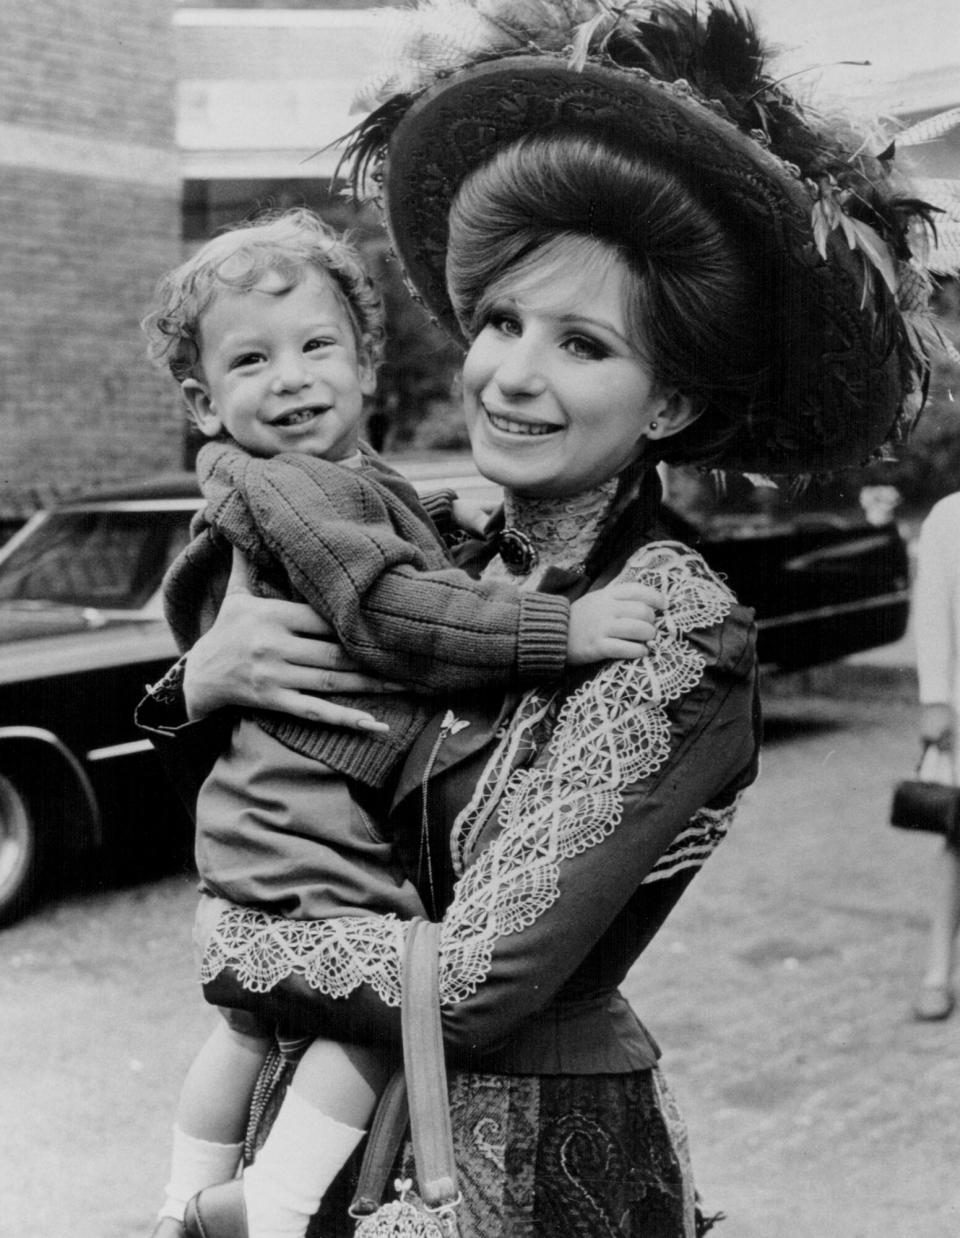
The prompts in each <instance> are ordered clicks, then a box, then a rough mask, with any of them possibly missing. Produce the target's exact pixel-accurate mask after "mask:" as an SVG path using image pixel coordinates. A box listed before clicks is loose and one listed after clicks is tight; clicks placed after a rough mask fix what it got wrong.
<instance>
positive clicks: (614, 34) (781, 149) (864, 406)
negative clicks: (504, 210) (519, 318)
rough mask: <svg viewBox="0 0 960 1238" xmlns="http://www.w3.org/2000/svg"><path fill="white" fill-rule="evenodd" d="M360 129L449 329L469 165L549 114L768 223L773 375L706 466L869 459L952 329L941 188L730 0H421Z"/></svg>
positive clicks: (403, 14)
mask: <svg viewBox="0 0 960 1238" xmlns="http://www.w3.org/2000/svg"><path fill="white" fill-rule="evenodd" d="M395 20H396V22H397V23H398V24H397V26H396V28H395V30H394V33H393V39H394V43H395V46H396V51H395V53H394V56H393V58H392V61H390V62H388V66H387V68H386V69H385V71H384V72H382V73H381V75H380V76H379V77H378V79H377V80H376V81H375V82H374V84H373V86H372V87H368V88H367V90H366V92H365V94H364V101H365V103H366V105H367V106H373V105H376V106H375V107H374V110H373V111H372V112H371V114H370V115H369V116H367V117H366V119H365V120H364V121H362V122H361V123H360V125H359V126H358V127H357V128H356V129H355V130H354V131H353V132H352V134H350V135H348V136H347V139H345V141H346V143H347V145H346V149H345V154H344V159H343V161H342V166H344V167H346V168H347V169H348V170H349V171H348V174H349V177H350V180H351V183H352V185H353V188H354V192H355V193H357V194H361V193H362V192H363V190H364V187H365V185H368V184H369V183H370V181H371V180H372V182H373V184H374V186H375V196H376V197H377V198H378V200H379V201H380V205H381V208H382V210H383V212H384V217H385V222H386V226H387V229H388V232H389V234H390V237H391V240H392V243H393V246H394V249H395V250H396V253H397V255H398V257H399V260H400V262H401V265H402V267H403V269H404V274H405V277H406V279H407V281H408V284H409V285H410V286H411V289H412V291H413V292H414V294H415V295H416V296H417V297H418V299H420V300H422V301H423V303H424V304H425V305H426V307H427V308H428V309H429V310H430V312H431V313H432V314H433V315H434V317H435V318H436V320H437V321H439V322H440V323H441V325H443V326H445V327H446V328H447V329H448V330H449V331H450V333H451V334H453V335H454V336H459V337H460V338H461V339H462V338H463V337H462V332H461V330H460V327H459V326H458V324H457V321H456V318H455V316H454V314H453V310H452V307H451V305H450V302H449V299H448V297H447V292H446V286H445V280H444V259H445V252H446V240H447V231H446V229H447V215H448V211H449V207H450V204H451V201H452V200H453V197H454V196H455V194H456V191H457V189H458V187H459V185H460V184H461V183H462V181H463V179H464V178H465V177H466V175H467V174H468V173H469V172H470V171H471V170H472V169H473V168H475V167H477V166H478V165H479V164H481V163H483V162H484V161H485V160H486V159H488V158H489V157H490V156H491V155H492V154H493V153H494V151H496V150H497V149H499V148H500V147H502V146H505V145H507V144H509V143H510V142H512V141H514V140H515V139H516V138H518V137H520V136H522V135H524V134H526V133H529V132H531V131H534V130H537V129H543V128H552V129H556V128H558V127H559V128H562V127H563V126H564V125H576V126H577V127H583V126H587V127H591V126H596V127H599V128H606V129H607V130H611V131H614V132H616V134H617V136H618V138H619V139H620V140H625V141H628V142H629V143H630V144H631V145H632V146H634V147H635V148H636V149H637V150H638V151H642V152H645V153H647V154H649V155H650V156H651V157H653V158H655V159H657V160H658V161H660V162H661V163H662V164H663V165H665V166H667V167H674V168H675V169H677V170H678V171H681V172H682V171H687V172H692V171H695V173H696V179H697V182H698V183H699V184H702V185H706V186H707V187H708V190H709V194H710V196H711V199H712V200H714V201H719V202H721V203H722V204H723V208H724V212H725V213H727V212H729V213H730V214H731V216H735V217H736V218H737V219H738V220H740V221H741V224H742V225H743V226H746V227H747V228H749V229H750V230H751V235H753V236H755V237H756V241H757V244H756V252H757V253H758V254H760V255H764V257H763V258H762V259H760V261H762V263H763V266H764V272H763V279H762V282H763V286H764V287H765V289H766V300H767V301H768V302H769V310H770V314H771V316H772V317H774V318H775V319H776V327H775V329H774V330H773V332H772V334H771V340H772V343H771V348H770V352H771V363H770V366H769V374H768V375H767V377H766V379H765V382H764V384H763V390H762V391H761V392H760V393H759V395H757V396H755V397H754V398H753V400H752V404H751V406H750V407H749V408H745V411H744V419H743V424H742V425H741V426H740V428H739V429H738V431H737V432H736V434H735V436H734V438H733V439H731V440H729V441H728V442H727V443H726V445H725V447H724V449H723V458H722V459H716V458H713V459H710V460H709V461H705V463H709V464H710V465H712V466H719V467H723V468H730V469H741V470H743V471H745V472H761V473H777V474H786V473H821V472H829V471H832V470H834V469H837V468H840V467H844V466H846V465H851V464H859V463H861V462H862V461H864V460H865V459H866V458H868V457H869V456H870V455H871V454H872V453H874V452H875V451H876V450H877V449H878V448H880V447H881V446H882V445H883V444H885V443H889V442H891V441H896V440H898V439H899V438H902V437H903V436H904V434H905V433H906V430H907V429H908V428H909V426H910V424H912V422H913V421H914V420H915V418H916V415H917V413H918V411H919V407H920V403H921V394H920V393H921V392H922V390H923V388H924V384H925V378H926V374H927V370H928V357H929V353H930V351H931V349H932V348H934V347H936V345H937V344H938V343H939V342H940V339H939V337H938V333H937V330H936V326H935V323H934V321H933V319H932V317H931V316H930V314H929V313H928V311H927V306H926V303H927V301H928V299H929V292H930V282H929V277H928V276H927V274H926V272H925V270H924V269H923V267H922V265H921V264H920V262H919V261H917V260H916V259H915V258H914V255H913V246H914V245H915V244H916V238H917V235H918V231H919V232H922V231H923V230H924V228H928V227H929V226H930V225H931V223H932V217H933V214H934V211H935V208H933V207H930V206H929V205H928V204H926V203H924V202H922V201H920V200H919V199H917V198H916V197H914V196H912V195H911V194H910V193H909V191H908V189H907V187H906V186H905V185H901V184H899V183H898V181H897V179H896V175H895V171H894V166H893V147H892V145H891V144H890V143H889V142H885V143H883V145H884V146H885V147H886V149H884V150H881V151H880V152H879V153H877V154H871V153H870V148H869V143H868V141H867V140H865V138H864V136H863V135H862V134H861V133H859V132H857V130H856V129H855V128H854V127H853V126H852V125H850V124H849V123H847V122H844V121H840V120H837V119H834V118H831V119H829V120H828V119H826V118H824V117H822V116H820V115H819V114H818V113H816V112H815V111H814V110H813V109H812V108H811V107H809V106H807V105H803V104H801V103H800V102H799V101H798V100H797V99H796V98H794V97H793V96H792V95H791V94H790V93H788V92H787V91H786V90H785V89H784V87H783V85H782V83H781V82H778V81H776V80H774V79H773V78H772V77H771V76H770V75H769V73H768V72H767V70H766V67H765V66H766V53H765V48H764V46H763V44H762V42H761V40H760V37H759V35H758V32H757V29H756V26H755V24H754V22H753V20H752V18H751V17H750V16H749V15H747V14H745V13H744V12H743V11H741V10H740V9H739V8H738V7H737V6H736V4H735V3H733V2H732V0H727V2H724V0H714V2H713V3H710V4H708V5H707V6H705V7H702V6H699V5H696V4H694V5H693V7H688V6H686V5H684V4H682V3H676V2H674V0H651V2H649V3H638V2H636V0H626V2H625V3H621V4H619V5H617V6H614V5H612V4H609V3H607V2H606V0H519V2H518V0H420V3H419V5H418V6H417V7H416V8H413V9H408V10H399V11H397V13H396V17H395Z"/></svg>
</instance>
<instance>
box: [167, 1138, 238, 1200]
mask: <svg viewBox="0 0 960 1238" xmlns="http://www.w3.org/2000/svg"><path fill="white" fill-rule="evenodd" d="M242 1152H243V1144H242V1143H211V1141H210V1140H209V1139H198V1138H197V1137H196V1136H195V1135H188V1134H187V1132H186V1131H184V1130H181V1129H180V1127H179V1126H175V1127H174V1128H173V1151H172V1153H171V1157H170V1181H169V1182H168V1183H167V1185H166V1188H165V1190H166V1199H165V1200H164V1201H163V1207H162V1208H161V1209H160V1212H159V1214H158V1215H159V1216H162V1217H173V1219H174V1220H175V1221H182V1220H183V1213H184V1210H185V1209H186V1206H187V1203H188V1202H189V1201H190V1200H191V1199H193V1197H194V1195H196V1193H197V1191H202V1190H203V1188H204V1187H206V1186H213V1185H214V1184H215V1183H217V1182H229V1181H230V1179H231V1178H233V1177H235V1175H236V1172H237V1166H238V1165H239V1164H240V1154H241V1153H242Z"/></svg>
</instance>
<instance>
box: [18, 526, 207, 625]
mask: <svg viewBox="0 0 960 1238" xmlns="http://www.w3.org/2000/svg"><path fill="white" fill-rule="evenodd" d="M191 514H192V513H190V512H189V511H162V512H158V511H109V510H106V511H87V512H53V513H52V514H51V515H50V517H49V519H47V520H45V521H44V522H43V524H41V525H40V526H38V528H37V529H36V531H35V532H34V534H33V536H32V537H28V538H27V539H26V540H25V541H23V542H22V543H21V544H20V545H19V546H18V547H17V548H16V549H15V550H14V551H13V553H12V554H11V555H10V557H9V558H8V559H7V560H6V561H5V562H4V563H3V564H2V565H0V601H36V602H57V603H61V604H64V605H70V606H94V607H102V608H104V609H121V610H128V609H129V610H138V609H140V608H141V607H142V606H144V605H145V604H146V603H147V601H149V599H150V597H151V595H152V594H153V593H154V592H155V591H156V590H157V588H158V587H159V585H160V581H161V579H162V577H163V573H164V571H165V570H166V568H167V565H168V564H169V563H170V561H171V560H172V558H173V556H174V555H175V554H176V553H177V551H178V550H179V549H180V548H181V547H182V546H184V545H185V544H186V541H187V537H188V527H189V520H190V516H191Z"/></svg>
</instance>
